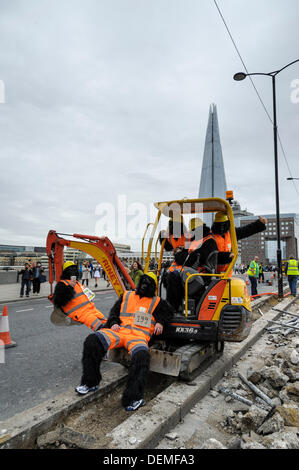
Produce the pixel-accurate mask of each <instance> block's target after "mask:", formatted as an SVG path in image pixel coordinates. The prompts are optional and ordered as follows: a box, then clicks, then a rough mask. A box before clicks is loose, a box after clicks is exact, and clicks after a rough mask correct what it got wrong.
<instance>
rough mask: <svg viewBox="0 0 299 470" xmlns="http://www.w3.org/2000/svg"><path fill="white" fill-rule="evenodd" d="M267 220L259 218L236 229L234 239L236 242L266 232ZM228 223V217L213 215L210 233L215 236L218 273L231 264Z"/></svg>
mask: <svg viewBox="0 0 299 470" xmlns="http://www.w3.org/2000/svg"><path fill="white" fill-rule="evenodd" d="M266 224H267V219H266V218H265V217H261V216H259V218H258V219H257V220H256V221H254V222H251V223H250V224H247V225H245V226H243V227H236V229H235V230H236V237H237V241H239V240H242V239H243V238H248V237H251V236H252V235H255V234H256V233H259V232H263V231H264V230H266ZM229 230H230V221H229V220H228V217H227V216H226V215H225V214H224V213H222V212H217V213H216V215H215V219H214V223H213V225H212V228H211V232H212V233H213V235H214V236H215V239H216V242H217V247H218V250H219V253H218V271H217V272H223V271H225V270H226V267H227V265H228V264H230V262H231V256H232V255H231V239H230V233H229Z"/></svg>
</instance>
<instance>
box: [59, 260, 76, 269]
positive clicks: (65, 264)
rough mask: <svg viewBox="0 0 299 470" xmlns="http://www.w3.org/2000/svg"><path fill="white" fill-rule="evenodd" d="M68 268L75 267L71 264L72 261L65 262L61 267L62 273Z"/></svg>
mask: <svg viewBox="0 0 299 470" xmlns="http://www.w3.org/2000/svg"><path fill="white" fill-rule="evenodd" d="M69 266H76V265H75V263H73V261H66V262H65V263H64V264H63V266H62V271H64V270H65V269H66V268H68V267H69Z"/></svg>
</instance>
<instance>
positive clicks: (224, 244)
mask: <svg viewBox="0 0 299 470" xmlns="http://www.w3.org/2000/svg"><path fill="white" fill-rule="evenodd" d="M214 238H215V240H216V243H217V248H218V251H222V252H225V253H228V252H230V251H231V249H232V241H231V238H230V233H229V232H226V233H225V235H224V237H222V236H221V235H219V234H217V233H216V234H214ZM227 267H228V264H218V265H217V273H218V274H220V273H223V272H225V271H226V270H227Z"/></svg>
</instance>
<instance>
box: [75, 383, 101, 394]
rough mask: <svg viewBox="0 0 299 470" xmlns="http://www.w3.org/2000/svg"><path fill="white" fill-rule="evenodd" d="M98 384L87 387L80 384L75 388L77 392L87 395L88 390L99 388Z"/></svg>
mask: <svg viewBox="0 0 299 470" xmlns="http://www.w3.org/2000/svg"><path fill="white" fill-rule="evenodd" d="M98 388H99V387H98V386H97V385H95V386H94V387H87V385H79V386H78V387H76V388H75V390H76V392H77V393H79V395H86V394H87V393H88V392H95V391H96V390H98Z"/></svg>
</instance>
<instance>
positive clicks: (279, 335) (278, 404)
mask: <svg viewBox="0 0 299 470" xmlns="http://www.w3.org/2000/svg"><path fill="white" fill-rule="evenodd" d="M297 321H298V320H296V319H295V322H294V318H293V319H291V320H287V321H284V322H283V324H286V323H288V322H290V323H291V324H292V325H293V326H294V324H296V323H297ZM265 341H266V344H267V345H269V347H270V351H271V353H270V354H269V357H266V358H265V361H264V367H262V368H261V369H257V368H254V367H250V368H248V369H247V377H245V376H244V375H242V374H240V372H238V371H237V370H236V368H235V367H233V368H232V369H231V371H230V372H229V373H227V374H226V377H225V378H224V380H222V381H221V383H220V384H219V385H218V387H217V390H218V392H220V393H221V394H224V395H225V396H226V398H225V401H226V402H228V403H229V402H233V403H236V402H238V403H239V404H240V406H239V407H234V410H233V409H229V411H228V412H227V415H226V417H225V420H224V422H222V423H221V426H222V428H223V430H225V431H226V432H228V433H231V434H237V435H239V436H240V446H241V448H243V449H263V448H265V449H299V406H298V405H299V339H298V335H297V336H296V333H295V329H291V328H288V329H287V328H285V327H282V326H281V325H280V326H279V327H278V326H277V325H274V326H271V327H269V328H268V331H267V336H265ZM238 408H239V409H238Z"/></svg>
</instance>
